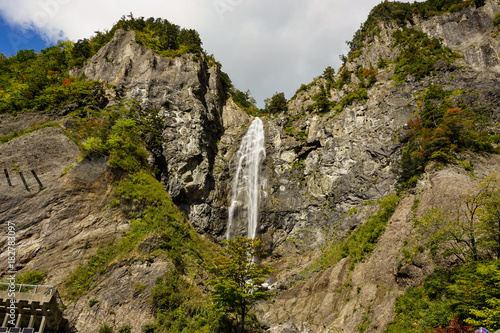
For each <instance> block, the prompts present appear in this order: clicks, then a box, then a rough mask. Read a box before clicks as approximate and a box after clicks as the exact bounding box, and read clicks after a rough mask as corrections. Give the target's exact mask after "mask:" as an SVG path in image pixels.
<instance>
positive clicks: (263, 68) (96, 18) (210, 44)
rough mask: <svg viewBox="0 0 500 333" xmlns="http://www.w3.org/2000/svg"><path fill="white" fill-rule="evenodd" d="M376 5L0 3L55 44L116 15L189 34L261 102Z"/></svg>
mask: <svg viewBox="0 0 500 333" xmlns="http://www.w3.org/2000/svg"><path fill="white" fill-rule="evenodd" d="M379 2H380V0H357V1H356V4H355V5H354V2H353V1H340V0H309V1H304V0H267V1H264V0H142V1H137V0H120V1H117V0H109V1H97V0H86V1H80V0H16V1H12V0H0V15H2V17H3V18H4V20H5V21H7V22H8V23H9V24H11V25H16V26H20V27H23V28H35V29H36V30H38V31H40V33H41V34H42V36H44V38H45V39H47V40H50V41H56V40H58V39H61V38H62V37H65V38H69V39H71V40H78V39H80V38H85V37H90V36H91V35H92V34H93V33H94V31H96V30H104V29H110V28H111V26H112V25H113V23H115V22H116V21H117V20H118V19H119V18H120V17H121V16H122V15H127V14H128V13H130V12H132V13H133V14H134V16H136V17H139V16H144V17H150V16H153V17H162V18H165V19H167V20H169V21H170V22H172V23H175V24H178V25H180V26H182V27H186V28H193V29H196V30H197V31H198V32H199V33H200V35H201V37H202V41H203V46H204V48H205V50H207V52H208V53H213V54H214V56H215V57H216V59H218V60H219V61H220V62H221V63H222V65H223V70H224V71H226V72H227V73H228V74H229V76H230V77H231V79H232V81H233V83H234V84H235V85H236V87H237V88H239V89H241V90H246V89H250V90H251V92H252V95H253V96H254V97H255V98H256V99H257V101H258V102H259V105H260V106H262V100H263V99H264V98H266V97H269V96H271V95H272V94H273V93H274V92H276V91H283V92H285V94H286V96H287V97H288V98H290V97H291V96H292V95H293V94H294V92H295V90H296V89H298V88H299V87H300V84H302V83H308V82H310V81H312V79H313V78H314V77H315V76H318V75H320V74H321V73H322V72H323V69H324V68H326V67H327V66H332V67H334V68H338V67H339V65H340V61H339V58H338V57H339V55H340V54H343V53H346V52H347V50H348V49H347V46H346V45H345V41H347V40H350V39H351V38H352V36H353V34H354V32H355V31H356V29H358V28H359V26H360V24H361V22H362V21H364V20H365V19H366V17H367V16H368V13H369V11H370V10H371V8H373V7H374V6H375V5H377V4H378V3H379Z"/></svg>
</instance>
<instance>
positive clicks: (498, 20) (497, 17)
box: [493, 12, 500, 26]
mask: <svg viewBox="0 0 500 333" xmlns="http://www.w3.org/2000/svg"><path fill="white" fill-rule="evenodd" d="M493 24H494V25H495V26H499V25H500V12H499V13H496V14H495V18H494V19H493Z"/></svg>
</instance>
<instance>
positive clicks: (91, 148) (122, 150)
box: [79, 118, 147, 172]
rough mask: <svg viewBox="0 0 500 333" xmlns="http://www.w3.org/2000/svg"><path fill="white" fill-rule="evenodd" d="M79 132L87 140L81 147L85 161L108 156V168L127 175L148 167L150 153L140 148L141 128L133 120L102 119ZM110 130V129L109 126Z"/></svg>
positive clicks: (141, 145)
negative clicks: (126, 172) (148, 154)
mask: <svg viewBox="0 0 500 333" xmlns="http://www.w3.org/2000/svg"><path fill="white" fill-rule="evenodd" d="M89 123H90V124H88V125H87V126H86V128H82V129H80V131H79V132H80V133H81V135H82V136H88V138H87V139H86V140H85V141H84V143H83V144H82V145H81V148H82V150H83V153H84V157H92V156H98V155H109V161H108V164H109V165H110V166H112V167H114V168H118V169H121V170H124V171H128V172H136V171H138V170H140V169H141V168H143V167H144V166H146V165H147V160H146V159H147V151H146V149H145V148H144V146H143V144H141V142H142V141H141V140H140V139H141V137H140V132H139V127H138V125H137V124H136V121H135V120H133V119H130V118H124V119H117V120H116V121H114V123H113V120H112V118H111V119H99V120H96V121H94V122H92V121H90V122H89ZM111 124H113V125H112V126H111V128H109V126H110V125H111Z"/></svg>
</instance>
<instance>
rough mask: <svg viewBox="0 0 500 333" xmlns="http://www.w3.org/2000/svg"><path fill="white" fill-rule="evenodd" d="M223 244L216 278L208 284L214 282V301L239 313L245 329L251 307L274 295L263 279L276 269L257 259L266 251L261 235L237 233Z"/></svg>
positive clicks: (215, 273) (216, 259) (242, 329)
mask: <svg viewBox="0 0 500 333" xmlns="http://www.w3.org/2000/svg"><path fill="white" fill-rule="evenodd" d="M223 244H224V251H223V252H224V255H222V256H219V257H217V258H215V265H214V266H213V267H212V272H213V275H214V279H212V280H210V281H209V282H208V284H210V285H212V286H213V290H212V291H211V294H212V300H213V301H214V303H215V304H216V305H218V306H219V307H220V309H221V310H223V311H227V312H229V313H233V314H236V315H239V317H240V325H241V331H242V332H244V331H245V329H244V328H245V317H246V315H247V313H248V310H249V308H250V307H251V306H252V305H253V304H255V303H256V302H257V301H259V300H263V299H267V298H268V297H270V294H269V293H267V292H266V289H265V288H264V286H263V283H264V281H265V278H267V277H268V276H269V274H270V273H271V272H272V269H271V267H269V266H263V265H260V264H257V263H256V259H257V257H259V256H262V255H263V254H264V253H262V252H261V251H259V248H261V247H262V245H263V244H262V242H261V241H260V240H259V239H258V238H254V239H249V238H245V237H241V236H236V237H235V238H234V239H229V240H226V241H224V242H223Z"/></svg>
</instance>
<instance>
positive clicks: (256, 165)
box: [226, 117, 266, 239]
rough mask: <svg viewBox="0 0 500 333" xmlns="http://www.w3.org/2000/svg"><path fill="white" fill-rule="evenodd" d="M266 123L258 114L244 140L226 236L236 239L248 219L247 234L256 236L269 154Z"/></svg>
mask: <svg viewBox="0 0 500 333" xmlns="http://www.w3.org/2000/svg"><path fill="white" fill-rule="evenodd" d="M264 143H265V142H264V125H263V124H262V120H260V119H259V118H258V117H256V118H255V119H254V120H253V122H252V124H251V125H250V127H249V128H248V131H247V133H246V134H245V136H244V137H243V140H242V141H241V145H240V149H239V150H238V155H237V156H238V167H237V168H236V175H235V177H234V180H233V189H232V198H231V206H230V207H229V217H228V223H227V232H226V238H227V239H229V238H232V237H233V236H235V235H236V234H238V230H241V229H242V225H241V224H244V223H245V222H246V229H247V237H248V238H255V236H256V232H257V222H258V215H259V199H260V192H261V187H262V186H261V179H260V168H261V164H262V161H263V160H264V158H265V157H266V149H265V145H264Z"/></svg>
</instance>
